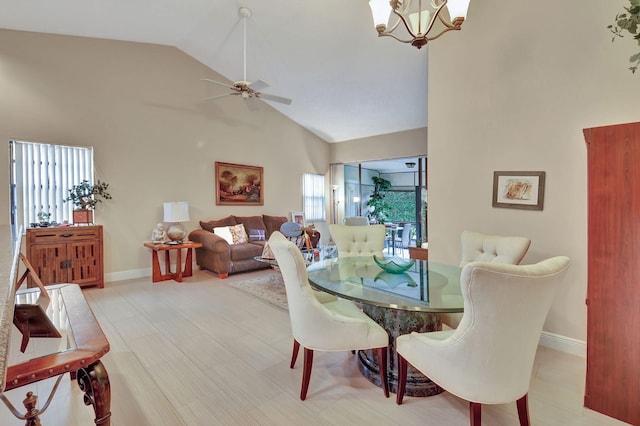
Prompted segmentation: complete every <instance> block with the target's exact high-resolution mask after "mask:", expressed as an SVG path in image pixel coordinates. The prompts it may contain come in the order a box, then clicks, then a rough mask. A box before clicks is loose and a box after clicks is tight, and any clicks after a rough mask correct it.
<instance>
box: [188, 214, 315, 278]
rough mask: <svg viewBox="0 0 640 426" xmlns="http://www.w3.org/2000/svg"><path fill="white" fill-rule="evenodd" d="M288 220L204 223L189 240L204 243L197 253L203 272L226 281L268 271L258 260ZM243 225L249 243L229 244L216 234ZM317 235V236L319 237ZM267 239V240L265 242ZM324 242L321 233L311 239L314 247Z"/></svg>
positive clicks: (236, 219)
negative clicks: (237, 274)
mask: <svg viewBox="0 0 640 426" xmlns="http://www.w3.org/2000/svg"><path fill="white" fill-rule="evenodd" d="M287 221H288V219H287V218H286V217H285V216H269V215H262V216H227V217H224V218H222V219H218V220H211V221H208V222H204V221H200V226H201V228H202V229H196V230H195V231H192V232H191V233H190V234H189V240H191V241H195V242H198V243H202V248H197V249H196V263H197V264H198V266H199V267H200V269H207V270H209V271H211V272H215V273H216V274H218V276H219V277H220V278H226V277H227V276H228V275H229V274H235V273H238V272H245V271H253V270H256V269H265V268H268V267H269V265H268V264H267V263H265V262H260V261H257V260H254V257H255V256H260V255H262V250H263V249H264V244H265V242H266V241H268V240H269V237H270V236H271V233H272V232H273V231H278V230H279V229H280V226H281V225H282V224H283V223H285V222H287ZM238 224H242V225H243V226H244V229H245V231H246V232H247V234H248V235H249V238H250V240H249V241H248V242H246V243H238V244H229V243H228V242H227V241H226V240H225V239H224V238H222V237H220V236H219V235H216V234H214V233H213V228H217V227H221V226H233V225H238ZM316 234H317V235H316ZM262 235H264V237H263V238H264V239H261V238H262ZM319 240H320V233H319V232H315V233H314V235H312V236H311V242H312V244H313V243H315V245H314V247H315V246H316V245H317V242H318V241H319Z"/></svg>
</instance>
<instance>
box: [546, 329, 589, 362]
mask: <svg viewBox="0 0 640 426" xmlns="http://www.w3.org/2000/svg"><path fill="white" fill-rule="evenodd" d="M540 345H541V346H544V347H547V348H550V349H554V350H556V351H560V352H566V353H569V354H572V355H576V356H579V357H582V358H586V357H587V342H585V341H583V340H578V339H573V338H571V337H566V336H561V335H559V334H554V333H549V332H546V331H543V332H542V335H541V336H540Z"/></svg>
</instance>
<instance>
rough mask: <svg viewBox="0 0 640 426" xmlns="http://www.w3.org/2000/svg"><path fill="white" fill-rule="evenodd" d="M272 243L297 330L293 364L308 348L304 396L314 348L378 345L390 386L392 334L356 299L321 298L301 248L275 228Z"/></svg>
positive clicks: (384, 384)
mask: <svg viewBox="0 0 640 426" xmlns="http://www.w3.org/2000/svg"><path fill="white" fill-rule="evenodd" d="M269 246H270V247H271V250H272V251H273V253H274V254H275V257H276V260H277V262H278V266H279V267H280V272H281V273H282V277H283V279H284V285H285V289H286V292H287V303H288V305H289V319H290V321H291V331H292V334H293V353H292V355H291V364H290V367H291V368H293V367H294V366H295V363H296V358H297V356H298V351H299V349H300V346H302V347H303V348H304V368H303V375H302V387H301V389H300V399H301V400H303V401H304V400H305V399H306V397H307V391H308V389H309V382H310V379H311V367H312V364H313V353H314V351H352V350H364V349H374V350H375V353H376V355H377V357H378V360H379V362H378V365H380V366H381V367H380V379H381V382H382V390H383V392H384V394H385V396H386V397H388V396H389V390H388V387H387V370H386V366H387V356H388V355H387V354H388V349H389V348H388V346H389V335H388V334H387V332H386V331H385V330H384V329H383V328H382V327H381V326H380V325H378V324H377V323H376V322H375V321H374V320H373V319H371V318H369V317H368V316H367V315H366V314H364V313H363V312H362V311H361V310H360V309H359V308H358V307H357V306H356V305H355V304H354V303H353V302H352V301H350V300H345V299H336V300H333V301H325V300H319V298H318V297H317V295H316V294H315V293H316V292H314V290H313V289H312V288H311V285H310V284H309V278H308V276H307V269H306V267H305V263H304V259H303V257H302V253H300V250H299V249H298V248H297V247H296V246H295V244H293V243H292V242H291V241H289V240H287V239H286V238H285V237H284V235H282V234H281V233H279V232H274V233H272V235H271V238H269Z"/></svg>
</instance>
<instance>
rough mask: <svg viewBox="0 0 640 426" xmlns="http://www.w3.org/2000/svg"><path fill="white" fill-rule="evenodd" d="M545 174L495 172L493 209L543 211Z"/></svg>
mask: <svg viewBox="0 0 640 426" xmlns="http://www.w3.org/2000/svg"><path fill="white" fill-rule="evenodd" d="M544 180H545V172H493V203H492V205H493V207H504V208H510V209H526V210H542V208H543V206H544Z"/></svg>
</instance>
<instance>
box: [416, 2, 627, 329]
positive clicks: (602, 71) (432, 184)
mask: <svg viewBox="0 0 640 426" xmlns="http://www.w3.org/2000/svg"><path fill="white" fill-rule="evenodd" d="M623 3H624V2H622V1H621V2H585V1H582V0H567V1H564V2H556V1H553V2H552V1H543V2H530V1H525V0H515V1H510V2H506V1H498V0H486V1H484V2H476V3H474V2H471V6H470V9H469V15H468V21H467V22H466V23H465V24H464V27H463V29H462V31H461V32H459V33H458V32H455V33H449V34H446V35H445V36H443V37H442V38H441V39H439V40H437V41H435V42H433V44H432V45H430V47H429V49H430V51H429V53H430V58H429V64H430V67H429V106H430V108H429V153H428V155H429V258H430V259H433V260H441V261H451V262H455V261H456V260H458V259H459V256H460V247H459V244H460V243H459V235H460V232H461V231H462V230H463V229H474V230H479V231H485V232H490V233H498V234H516V235H526V236H528V237H530V238H531V239H532V246H531V249H530V251H529V254H528V255H527V256H526V258H525V260H524V261H525V262H526V263H531V262H536V261H539V260H541V259H543V258H546V257H550V256H555V255H568V256H570V257H571V259H572V264H571V269H570V272H569V274H568V275H567V279H566V282H565V283H564V285H563V286H562V287H561V288H560V289H559V291H558V294H557V297H556V300H555V303H554V305H553V307H552V310H551V312H550V314H549V317H548V319H547V322H546V324H545V330H546V331H548V332H551V333H557V334H560V335H563V336H567V337H570V338H575V339H579V340H585V339H586V309H585V297H586V283H587V210H586V208H587V207H586V206H587V186H586V185H587V182H586V177H587V172H586V149H585V143H584V139H583V135H582V129H583V128H587V127H593V126H601V125H607V124H615V123H624V122H631V121H638V119H640V115H639V112H640V97H638V93H640V75H638V74H637V73H636V75H633V74H631V72H630V71H628V70H627V67H628V57H629V56H630V55H631V54H632V53H634V52H635V51H637V45H636V44H634V42H633V40H631V39H630V38H628V37H627V38H626V39H620V40H616V42H615V43H613V44H612V43H611V37H612V35H611V34H610V33H609V32H608V30H607V29H606V26H607V25H608V24H610V23H611V22H612V21H613V18H614V17H615V15H616V13H617V12H618V11H619V10H621V8H622V4H623ZM550 12H551V13H550ZM435 106H437V108H436V107H435ZM494 170H544V171H546V173H547V182H546V191H545V205H544V210H543V211H525V210H511V209H499V208H492V206H491V195H492V176H493V171H494ZM612 273H615V271H612ZM613 291H615V289H613ZM531 303H535V300H532V301H531Z"/></svg>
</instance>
